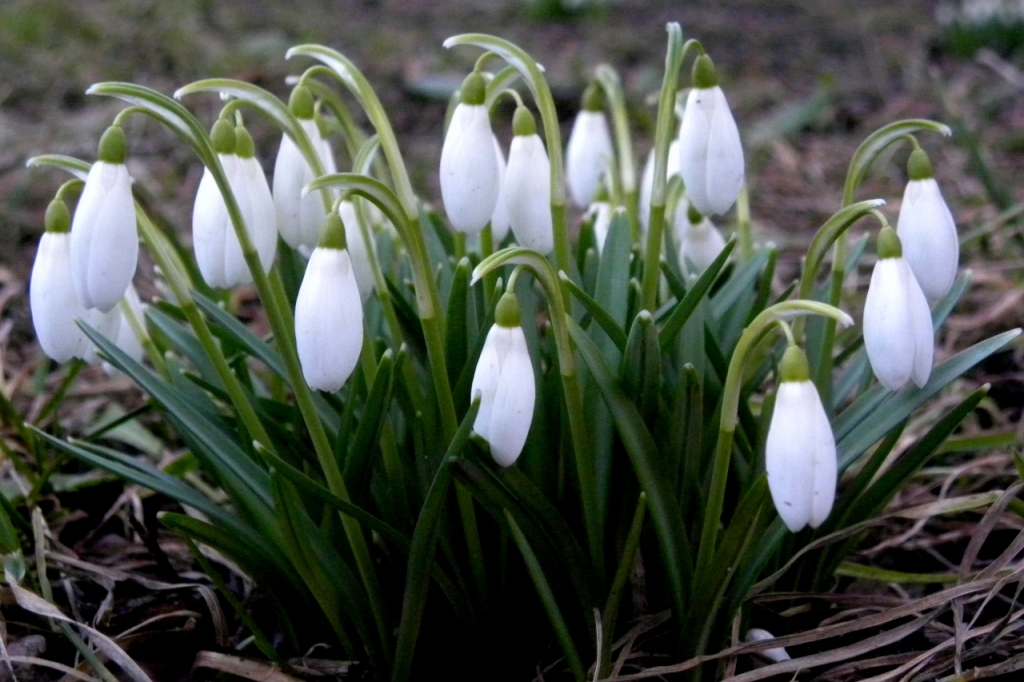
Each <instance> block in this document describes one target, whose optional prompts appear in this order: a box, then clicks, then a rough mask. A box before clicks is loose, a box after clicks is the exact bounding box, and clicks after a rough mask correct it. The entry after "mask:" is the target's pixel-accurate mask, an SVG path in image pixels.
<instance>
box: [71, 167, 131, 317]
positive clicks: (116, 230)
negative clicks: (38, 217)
mask: <svg viewBox="0 0 1024 682" xmlns="http://www.w3.org/2000/svg"><path fill="white" fill-rule="evenodd" d="M131 183H132V180H131V176H130V175H129V174H128V169H127V168H126V167H125V166H124V164H113V163H106V162H104V161H97V162H96V163H94V164H93V166H92V168H91V169H90V170H89V175H88V177H87V178H86V181H85V187H84V188H83V189H82V196H81V198H80V199H79V202H78V208H77V209H76V211H75V216H74V219H73V221H72V223H71V267H72V274H73V281H74V286H75V292H76V293H77V295H78V298H79V300H80V301H81V302H82V305H83V306H85V307H86V308H99V309H100V310H103V311H109V310H110V309H111V308H113V307H114V306H115V305H117V302H118V301H119V300H121V296H123V295H124V292H125V290H126V289H127V288H128V284H129V283H130V282H131V280H132V277H133V276H134V275H135V267H136V265H137V263H138V257H139V238H138V230H137V229H136V227H135V202H134V200H133V199H132V189H131V186H132V185H131Z"/></svg>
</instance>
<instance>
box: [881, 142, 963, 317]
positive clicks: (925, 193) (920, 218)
mask: <svg viewBox="0 0 1024 682" xmlns="http://www.w3.org/2000/svg"><path fill="white" fill-rule="evenodd" d="M907 170H908V172H909V174H910V181H909V182H908V183H907V188H906V190H905V191H904V192H903V204H902V205H901V206H900V217H899V221H898V222H897V223H896V232H897V233H898V234H899V236H900V240H901V241H902V242H903V254H904V258H906V259H907V263H908V264H909V265H910V269H911V270H913V272H914V277H916V278H917V283H918V284H920V285H921V290H922V291H923V292H924V295H925V298H927V299H928V300H929V301H932V302H935V301H938V300H939V299H941V298H942V297H943V296H945V295H946V294H948V293H949V290H950V289H951V288H952V287H953V280H954V279H956V268H957V264H958V262H959V260H960V240H959V238H958V237H957V233H956V222H955V221H954V220H953V214H952V213H950V212H949V207H948V206H947V205H946V201H945V200H944V199H943V198H942V192H941V191H940V190H939V184H938V183H937V182H936V181H935V178H934V177H933V176H932V169H931V163H930V162H929V161H928V156H927V154H925V153H924V150H921V149H916V150H914V151H913V152H912V153H911V155H910V160H909V161H908V162H907Z"/></svg>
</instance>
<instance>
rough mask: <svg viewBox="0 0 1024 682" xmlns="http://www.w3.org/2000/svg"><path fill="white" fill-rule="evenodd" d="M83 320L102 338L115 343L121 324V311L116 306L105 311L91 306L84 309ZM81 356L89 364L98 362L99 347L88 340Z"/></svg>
mask: <svg viewBox="0 0 1024 682" xmlns="http://www.w3.org/2000/svg"><path fill="white" fill-rule="evenodd" d="M83 320H84V322H85V324H87V325H89V326H90V327H92V328H93V329H95V330H96V331H98V332H99V333H100V334H101V335H102V336H103V338H105V339H107V340H109V341H113V342H114V343H115V344H116V343H117V338H118V336H120V334H121V326H122V315H121V311H120V310H119V309H118V308H117V307H114V308H111V309H110V310H108V311H106V312H104V311H102V310H100V309H99V308H92V309H90V310H87V311H85V317H84V318H83ZM87 338H88V337H87ZM81 357H82V359H83V360H85V361H86V362H87V363H89V364H90V365H95V364H98V363H99V362H100V356H99V348H98V347H97V346H96V344H94V343H93V342H92V341H88V342H87V343H86V346H85V352H84V353H83V354H82V356H81Z"/></svg>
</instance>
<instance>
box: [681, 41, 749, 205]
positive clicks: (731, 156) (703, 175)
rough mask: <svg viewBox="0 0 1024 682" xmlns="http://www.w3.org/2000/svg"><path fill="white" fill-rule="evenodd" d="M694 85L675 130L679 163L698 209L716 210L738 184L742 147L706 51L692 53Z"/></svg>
mask: <svg viewBox="0 0 1024 682" xmlns="http://www.w3.org/2000/svg"><path fill="white" fill-rule="evenodd" d="M693 83H694V87H693V89H691V90H690V94H689V95H688V96H687V98H686V110H685V112H684V113H683V122H682V126H681V129H680V132H679V153H680V157H679V168H680V172H681V174H682V177H683V183H684V184H685V185H686V195H687V196H688V197H689V199H690V201H691V202H692V203H693V204H694V205H695V206H696V207H697V210H698V211H700V212H701V213H702V214H704V215H708V216H710V215H720V214H723V213H725V212H726V211H728V210H729V208H730V207H731V206H732V205H733V204H734V203H735V202H736V198H737V197H738V196H739V194H740V189H741V188H742V187H743V173H744V169H743V147H742V145H741V144H740V134H739V130H737V128H736V121H735V120H734V119H733V117H732V111H730V110H729V104H728V102H726V101H725V94H723V93H722V88H720V87H719V86H718V77H717V75H716V74H715V71H714V66H713V65H712V63H711V59H710V58H709V57H708V56H707V55H701V56H700V57H698V58H697V60H696V62H695V63H694V68H693Z"/></svg>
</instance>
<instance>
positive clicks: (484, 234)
mask: <svg viewBox="0 0 1024 682" xmlns="http://www.w3.org/2000/svg"><path fill="white" fill-rule="evenodd" d="M492 253H494V231H493V230H492V229H491V223H490V222H488V223H487V224H486V225H484V229H483V230H482V231H481V232H480V256H481V260H483V259H486V258H487V257H488V256H490V255H491V254H492ZM497 284H498V273H497V272H489V273H487V276H486V277H484V306H485V307H487V308H490V307H491V302H492V299H493V296H492V294H493V293H494V288H495V286H497Z"/></svg>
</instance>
